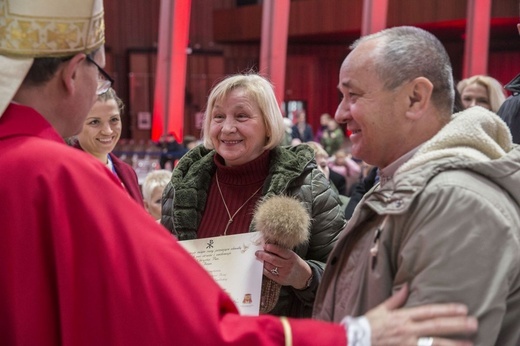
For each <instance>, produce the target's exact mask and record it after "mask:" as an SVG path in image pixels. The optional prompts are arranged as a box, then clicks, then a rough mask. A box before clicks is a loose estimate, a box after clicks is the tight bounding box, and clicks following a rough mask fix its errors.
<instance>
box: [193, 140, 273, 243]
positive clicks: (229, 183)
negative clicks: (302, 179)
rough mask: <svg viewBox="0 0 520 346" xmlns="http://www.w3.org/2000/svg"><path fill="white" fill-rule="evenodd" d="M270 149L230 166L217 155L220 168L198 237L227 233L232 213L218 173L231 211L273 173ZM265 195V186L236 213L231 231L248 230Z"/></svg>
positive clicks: (209, 195) (231, 232) (229, 229)
mask: <svg viewBox="0 0 520 346" xmlns="http://www.w3.org/2000/svg"><path fill="white" fill-rule="evenodd" d="M269 153H270V151H268V150H267V151H265V152H264V153H263V154H262V155H260V156H259V157H258V158H256V159H254V160H253V161H250V162H248V163H246V164H244V165H241V166H238V167H226V166H225V165H224V161H223V159H222V157H220V156H219V155H218V154H217V155H215V159H214V162H215V164H216V165H217V172H216V174H214V175H213V178H212V179H211V186H210V188H209V193H208V200H207V202H206V209H205V211H204V215H203V216H202V221H201V223H200V226H199V229H198V231H197V237H198V238H208V237H215V236H220V235H223V233H224V230H225V229H226V225H227V223H228V221H229V216H228V213H227V211H226V207H225V206H224V202H223V201H222V197H221V196H220V192H219V190H218V186H217V181H216V179H217V176H218V181H219V183H220V189H221V190H222V195H223V196H224V200H225V203H226V205H227V207H228V209H229V213H230V214H231V215H233V214H235V212H236V211H237V210H238V209H239V208H240V206H242V205H243V204H244V203H245V202H246V200H247V199H248V198H250V197H251V196H252V195H253V193H255V191H256V190H258V189H259V188H260V187H261V186H262V185H263V184H264V182H265V179H266V177H267V175H268V173H269ZM261 196H262V189H260V191H258V192H257V193H255V195H254V197H253V198H251V199H250V200H249V201H248V202H247V203H246V204H245V205H244V206H243V207H242V209H240V211H239V212H238V213H237V215H235V216H234V217H233V222H232V223H231V224H230V225H229V227H228V229H227V233H226V234H227V235H230V234H239V233H246V232H248V231H249V225H250V224H251V220H252V219H253V212H254V209H255V206H256V203H257V202H258V200H259V199H260V197H261Z"/></svg>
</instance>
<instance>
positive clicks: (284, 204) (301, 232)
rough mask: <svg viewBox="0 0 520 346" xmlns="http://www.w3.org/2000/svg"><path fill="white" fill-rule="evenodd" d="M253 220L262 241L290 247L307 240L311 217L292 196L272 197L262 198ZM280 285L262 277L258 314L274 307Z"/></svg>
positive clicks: (292, 247)
mask: <svg viewBox="0 0 520 346" xmlns="http://www.w3.org/2000/svg"><path fill="white" fill-rule="evenodd" d="M253 223H254V225H255V229H256V230H257V231H258V232H260V233H261V234H262V237H263V239H264V241H265V243H269V244H275V245H278V246H281V247H283V248H286V249H294V248H295V247H297V246H298V245H302V244H305V243H307V242H308V241H309V236H310V231H309V229H310V223H311V218H310V216H309V213H308V212H307V210H306V209H305V208H304V207H303V205H302V203H301V202H300V201H299V200H297V199H295V198H292V197H288V196H273V197H270V198H268V199H266V200H264V201H263V202H261V203H260V204H259V205H258V206H257V208H256V211H255V214H254V216H253ZM281 287H282V286H281V285H280V284H278V283H276V282H275V281H273V280H271V279H269V278H267V277H265V276H264V277H263V280H262V297H261V302H260V313H268V312H270V311H271V310H272V309H273V308H274V306H275V305H276V303H277V302H278V297H279V296H280V288H281Z"/></svg>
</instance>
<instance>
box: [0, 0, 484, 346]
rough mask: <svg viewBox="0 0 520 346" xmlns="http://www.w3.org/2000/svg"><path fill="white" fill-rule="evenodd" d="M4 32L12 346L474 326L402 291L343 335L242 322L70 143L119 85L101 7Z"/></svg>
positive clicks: (31, 3) (5, 302)
mask: <svg viewBox="0 0 520 346" xmlns="http://www.w3.org/2000/svg"><path fill="white" fill-rule="evenodd" d="M64 8H67V11H64V10H63V9H64ZM6 9H9V11H7V10H6ZM29 22H30V23H31V24H33V25H28V23H29ZM63 28H66V31H65V32H64V31H62V29H63ZM0 31H2V33H3V34H2V35H0V90H2V92H0V153H1V155H0V176H1V177H2V180H1V182H0V196H2V200H3V201H8V203H3V204H2V208H0V220H2V226H1V228H2V241H1V242H0V292H2V294H1V295H0V306H1V307H2V308H1V309H0V321H2V323H0V340H1V341H2V344H5V345H40V346H47V345H48V346H50V345H64V346H72V345H74V346H81V345H114V346H117V345H125V346H133V345H136V346H137V345H168V344H175V345H217V346H219V345H253V344H254V345H266V346H267V345H269V346H270V345H283V344H284V343H286V342H287V343H290V342H293V343H294V344H295V345H316V344H317V343H318V344H320V345H349V346H351V345H354V343H355V342H357V340H356V338H355V337H350V339H348V333H350V334H353V333H356V332H359V331H360V330H363V326H365V327H367V328H368V330H369V331H368V334H369V335H370V336H369V337H368V339H370V340H368V343H369V344H372V345H373V346H378V345H383V344H385V345H388V344H389V343H388V341H389V340H390V339H389V338H390V337H392V335H393V334H395V332H396V331H397V330H399V331H402V332H401V333H400V335H398V336H397V338H393V339H392V343H391V345H414V344H415V343H416V341H417V338H418V337H420V336H422V335H429V334H430V333H433V332H437V335H448V334H450V333H453V332H464V333H465V332H471V331H473V330H475V329H476V327H477V325H476V321H475V320H474V319H473V318H468V317H467V309H465V307H464V306H462V305H460V304H455V305H453V304H442V305H436V306H425V307H417V308H411V309H409V308H407V309H397V307H399V306H401V305H402V304H403V303H404V301H405V300H406V296H407V294H408V293H407V291H406V290H403V291H402V292H400V293H399V294H397V295H396V296H394V297H393V298H392V299H391V300H389V301H387V302H386V303H385V304H384V305H381V306H380V307H379V308H377V309H375V310H373V311H372V312H370V313H368V314H367V315H366V316H365V317H360V318H349V319H347V318H346V319H345V321H344V322H343V324H341V325H340V324H332V323H323V322H319V321H313V320H295V319H284V318H278V317H275V316H267V315H266V316H260V317H244V316H240V315H239V314H238V311H237V309H236V307H235V306H234V304H233V302H232V301H231V299H230V298H229V296H228V295H227V294H226V293H225V292H224V291H223V290H222V289H221V288H220V287H219V286H218V285H217V283H215V282H214V281H213V280H212V279H211V277H210V276H209V274H208V273H207V272H206V271H205V270H204V269H203V268H202V267H201V266H200V265H199V264H198V263H197V262H196V261H195V260H194V259H193V258H192V257H191V256H190V255H189V254H188V253H187V252H186V251H185V250H184V249H183V248H182V247H181V246H180V245H179V244H178V242H177V241H176V240H175V239H174V238H173V237H172V236H171V235H170V234H168V232H165V231H164V228H163V227H161V226H160V225H158V224H157V223H156V222H155V221H154V220H153V219H152V218H151V217H150V216H149V215H148V214H147V213H146V211H145V210H144V208H142V207H140V206H139V205H137V204H136V203H135V202H133V201H132V200H130V199H129V198H128V193H127V192H126V191H125V190H124V189H123V187H122V186H121V184H120V182H119V181H118V179H117V178H116V177H115V175H114V174H113V173H112V172H110V171H109V170H107V169H106V166H105V165H104V164H103V163H101V162H100V161H99V160H97V159H95V158H94V157H93V156H92V155H90V154H87V153H84V152H82V151H79V150H77V149H74V148H71V147H70V146H68V145H66V143H65V142H64V140H63V138H67V137H71V136H74V135H76V134H78V133H79V132H80V131H81V129H82V127H83V124H84V121H85V118H86V117H87V115H88V112H89V111H90V109H91V108H92V106H93V105H94V103H95V101H96V93H98V94H100V93H102V92H103V91H106V90H107V89H108V87H109V86H110V84H111V82H110V79H109V78H107V76H108V74H107V73H106V71H105V70H104V69H103V66H104V65H105V53H104V45H103V43H104V23H103V3H102V2H101V1H100V0H53V1H47V0H3V1H0ZM64 33H65V34H64ZM34 40H36V41H34ZM14 43H16V44H14ZM21 186H23V187H24V188H23V189H21V188H20V187H21ZM186 297H196V299H186ZM172 321H174V323H172ZM439 323H440V326H441V328H437V326H438V325H439ZM448 325H449V327H448ZM434 326H435V327H434ZM454 345H465V344H464V343H454Z"/></svg>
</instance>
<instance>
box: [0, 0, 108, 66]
mask: <svg viewBox="0 0 520 346" xmlns="http://www.w3.org/2000/svg"><path fill="white" fill-rule="evenodd" d="M103 15H104V13H103V11H101V12H100V13H98V14H96V15H95V16H93V17H85V18H74V19H71V18H58V17H54V18H44V17H34V18H32V17H30V16H21V15H17V14H11V13H9V11H8V9H6V2H5V1H0V54H3V55H12V56H26V57H38V56H66V55H72V54H75V53H79V52H90V51H92V50H94V49H96V48H98V47H99V46H101V45H102V44H103V43H104V42H105V23H104V19H103Z"/></svg>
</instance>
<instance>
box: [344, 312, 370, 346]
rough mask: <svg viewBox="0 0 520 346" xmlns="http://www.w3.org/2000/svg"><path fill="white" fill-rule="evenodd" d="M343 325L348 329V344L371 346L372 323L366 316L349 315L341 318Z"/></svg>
mask: <svg viewBox="0 0 520 346" xmlns="http://www.w3.org/2000/svg"><path fill="white" fill-rule="evenodd" d="M341 325H342V326H343V327H345V329H346V331H347V346H371V345H372V343H371V341H370V334H371V332H372V331H371V329H370V323H368V320H367V319H366V317H365V316H360V317H351V316H347V317H345V318H344V319H343V320H341Z"/></svg>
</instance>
